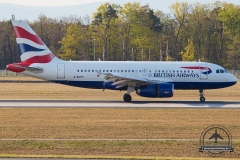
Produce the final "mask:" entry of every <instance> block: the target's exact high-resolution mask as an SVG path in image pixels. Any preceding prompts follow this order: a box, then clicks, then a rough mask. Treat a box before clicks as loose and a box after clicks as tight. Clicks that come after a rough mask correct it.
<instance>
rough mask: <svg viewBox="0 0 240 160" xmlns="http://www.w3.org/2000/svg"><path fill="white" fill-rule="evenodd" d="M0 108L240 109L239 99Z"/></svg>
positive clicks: (0, 103) (2, 103)
mask: <svg viewBox="0 0 240 160" xmlns="http://www.w3.org/2000/svg"><path fill="white" fill-rule="evenodd" d="M0 108H205V109H240V101H207V102H204V103H202V102H198V101H133V102H131V103H126V102H122V101H76V100H0Z"/></svg>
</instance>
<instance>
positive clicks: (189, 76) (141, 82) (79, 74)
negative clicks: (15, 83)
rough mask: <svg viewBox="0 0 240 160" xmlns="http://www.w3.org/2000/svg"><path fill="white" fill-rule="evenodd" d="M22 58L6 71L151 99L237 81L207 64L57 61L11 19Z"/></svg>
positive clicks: (20, 23)
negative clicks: (179, 91) (177, 91)
mask: <svg viewBox="0 0 240 160" xmlns="http://www.w3.org/2000/svg"><path fill="white" fill-rule="evenodd" d="M12 25H13V30H14V33H15V36H16V40H17V44H18V49H19V53H20V57H21V62H20V63H13V64H9V65H7V69H8V70H10V71H13V72H17V73H22V74H24V75H28V76H32V77H36V78H39V79H44V80H47V81H51V82H56V83H60V84H64V85H70V86H76V87H83V88H94V89H111V90H126V93H125V94H124V95H123V100H124V101H125V102H131V100H132V97H131V95H130V93H131V92H134V91H136V93H137V94H138V95H139V96H142V97H152V98H165V97H172V96H173V93H174V89H183V90H199V92H200V101H201V102H204V101H205V97H204V94H203V91H204V90H206V89H217V88H224V87H229V86H232V85H234V84H236V83H237V78H236V77H235V76H234V75H232V74H230V73H228V72H227V71H226V70H225V69H224V68H223V67H221V66H219V65H216V64H212V63H206V62H136V61H135V62H132V61H126V62H123V61H64V60H61V59H59V58H57V57H56V56H55V55H54V54H53V53H52V52H51V51H50V50H49V48H48V47H47V46H46V45H45V44H44V43H43V41H42V40H41V39H40V38H39V37H38V36H37V34H36V33H35V32H34V31H33V30H32V29H31V27H30V26H29V25H28V24H27V23H26V22H25V21H22V20H12Z"/></svg>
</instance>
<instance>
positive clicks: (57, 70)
mask: <svg viewBox="0 0 240 160" xmlns="http://www.w3.org/2000/svg"><path fill="white" fill-rule="evenodd" d="M31 66H32V67H40V68H43V72H42V73H38V74H36V73H32V72H29V71H24V72H23V74H27V75H30V76H33V77H36V78H40V79H44V80H48V81H54V82H59V83H63V84H67V85H73V86H79V87H85V88H101V87H100V86H99V85H98V84H96V83H103V82H104V77H105V75H103V74H102V75H100V76H98V74H97V71H100V72H102V73H118V74H121V75H125V76H131V77H136V78H146V79H149V80H158V81H162V82H166V83H174V85H175V87H174V88H176V89H199V86H201V85H200V84H204V85H203V87H202V88H203V89H214V88H223V87H228V86H231V85H233V84H232V83H234V84H235V83H236V81H237V79H236V77H235V76H234V75H232V74H230V73H227V72H226V71H225V69H224V68H223V67H221V66H219V65H216V64H212V63H206V62H141V61H140V62H131V61H126V62H123V61H62V60H59V59H57V58H55V59H54V60H53V61H52V62H51V63H47V64H38V63H35V64H32V65H31ZM182 67H187V68H182ZM197 67H206V69H205V70H204V69H198V68H197ZM189 68H190V69H189ZM191 68H193V69H191ZM207 68H209V69H210V70H211V73H205V74H203V72H207V71H208V70H207ZM217 70H218V71H217ZM76 82H78V83H76ZM81 82H82V83H85V84H86V83H88V84H86V85H85V84H81ZM72 83H74V84H72ZM218 83H219V84H221V85H218ZM91 84H92V85H91ZM186 84H187V85H186ZM196 84H198V85H196ZM96 85H97V86H96ZM191 85H192V87H191ZM181 86H182V87H181ZM109 89H114V88H111V87H110V88H109Z"/></svg>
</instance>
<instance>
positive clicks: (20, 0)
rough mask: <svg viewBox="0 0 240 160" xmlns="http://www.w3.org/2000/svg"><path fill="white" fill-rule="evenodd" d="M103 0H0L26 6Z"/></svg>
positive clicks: (98, 0) (99, 0)
mask: <svg viewBox="0 0 240 160" xmlns="http://www.w3.org/2000/svg"><path fill="white" fill-rule="evenodd" d="M102 1H104V0H0V3H12V4H19V5H26V6H73V5H78V4H85V3H92V2H102Z"/></svg>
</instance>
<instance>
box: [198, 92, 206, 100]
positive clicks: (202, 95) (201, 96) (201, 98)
mask: <svg viewBox="0 0 240 160" xmlns="http://www.w3.org/2000/svg"><path fill="white" fill-rule="evenodd" d="M199 94H200V102H205V97H204V94H203V89H199Z"/></svg>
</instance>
